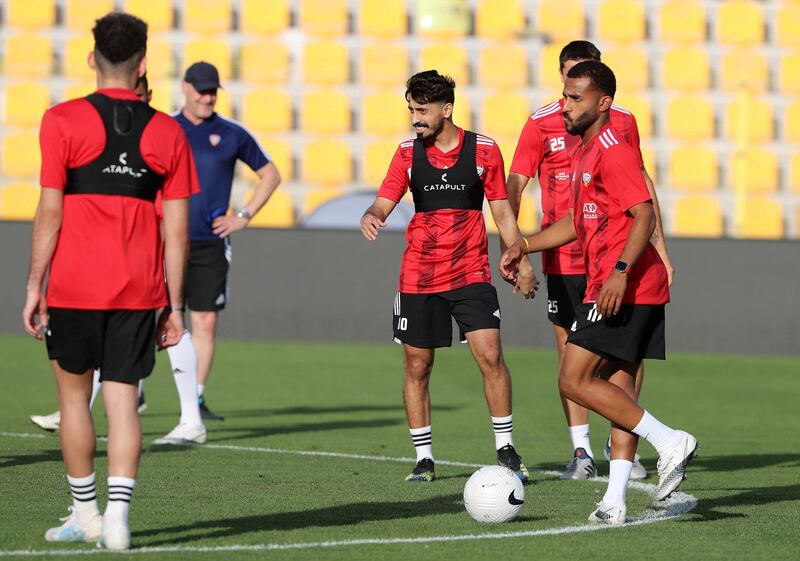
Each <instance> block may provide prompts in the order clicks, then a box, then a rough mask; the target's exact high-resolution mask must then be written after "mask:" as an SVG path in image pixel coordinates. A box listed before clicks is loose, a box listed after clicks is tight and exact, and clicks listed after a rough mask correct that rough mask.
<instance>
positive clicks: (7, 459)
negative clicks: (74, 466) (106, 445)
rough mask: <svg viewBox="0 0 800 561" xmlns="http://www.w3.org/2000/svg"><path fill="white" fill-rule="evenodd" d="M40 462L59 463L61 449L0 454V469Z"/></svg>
mask: <svg viewBox="0 0 800 561" xmlns="http://www.w3.org/2000/svg"><path fill="white" fill-rule="evenodd" d="M105 455H106V453H105V451H103V452H98V453H97V454H96V456H95V457H105ZM42 462H59V463H61V450H60V449H54V450H45V451H43V452H37V453H35V454H15V455H9V456H0V469H4V468H10V467H18V466H28V465H31V464H39V463H42Z"/></svg>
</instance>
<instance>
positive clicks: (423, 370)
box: [406, 357, 433, 382]
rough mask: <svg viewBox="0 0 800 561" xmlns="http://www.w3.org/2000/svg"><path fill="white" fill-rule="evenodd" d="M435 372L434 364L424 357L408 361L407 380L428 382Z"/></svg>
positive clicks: (411, 358) (412, 358)
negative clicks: (433, 371)
mask: <svg viewBox="0 0 800 561" xmlns="http://www.w3.org/2000/svg"><path fill="white" fill-rule="evenodd" d="M432 370H433V362H432V361H430V360H427V359H425V358H423V357H409V358H407V359H406V378H408V379H410V380H414V381H417V382H427V380H428V378H430V375H431V371H432Z"/></svg>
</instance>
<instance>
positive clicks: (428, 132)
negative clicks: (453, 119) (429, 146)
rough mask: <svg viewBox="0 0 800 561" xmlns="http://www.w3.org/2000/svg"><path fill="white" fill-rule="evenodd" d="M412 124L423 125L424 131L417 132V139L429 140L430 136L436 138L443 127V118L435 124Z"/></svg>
mask: <svg viewBox="0 0 800 561" xmlns="http://www.w3.org/2000/svg"><path fill="white" fill-rule="evenodd" d="M414 126H415V127H416V126H423V127H425V130H424V131H422V132H418V133H417V138H418V139H419V140H430V139H431V138H436V136H437V135H438V134H439V133H440V132H442V130H443V129H444V119H442V120H441V121H440V122H439V123H438V125H436V126H431V125H427V124H423V123H418V124H414Z"/></svg>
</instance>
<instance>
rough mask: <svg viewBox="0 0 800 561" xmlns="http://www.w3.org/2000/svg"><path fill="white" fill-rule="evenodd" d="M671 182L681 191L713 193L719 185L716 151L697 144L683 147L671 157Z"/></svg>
mask: <svg viewBox="0 0 800 561" xmlns="http://www.w3.org/2000/svg"><path fill="white" fill-rule="evenodd" d="M669 182H670V184H671V186H672V187H673V188H674V189H678V190H680V191H713V190H716V189H717V186H718V185H719V163H718V162H717V153H716V151H715V150H713V149H711V148H709V147H707V146H700V145H697V144H694V145H689V146H682V147H680V148H676V149H675V150H673V151H672V154H670V157H669Z"/></svg>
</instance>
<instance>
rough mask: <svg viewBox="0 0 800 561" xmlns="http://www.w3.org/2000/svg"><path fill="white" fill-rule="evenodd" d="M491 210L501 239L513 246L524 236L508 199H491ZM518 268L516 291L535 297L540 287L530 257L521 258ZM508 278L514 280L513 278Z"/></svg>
mask: <svg viewBox="0 0 800 561" xmlns="http://www.w3.org/2000/svg"><path fill="white" fill-rule="evenodd" d="M489 210H490V211H491V213H492V218H494V223H495V224H497V230H498V232H499V233H500V240H501V241H502V243H503V245H505V246H506V247H508V246H511V245H513V244H514V242H516V241H517V240H519V239H520V238H521V237H522V234H521V233H520V231H519V226H518V225H517V217H516V216H515V214H514V211H513V210H512V208H511V204H510V203H509V201H508V200H507V199H496V200H490V201H489ZM517 270H518V271H519V276H516V277H515V278H514V279H513V284H514V293H516V292H519V291H521V292H522V295H523V296H524V297H525V299H526V300H527V299H528V298H533V297H534V296H535V295H536V290H537V289H538V288H539V281H538V280H537V279H536V275H535V274H534V273H533V267H532V266H531V262H530V259H527V258H525V259H521V260H520V262H519V264H518V266H517ZM503 278H505V276H504V277H503ZM507 280H508V281H509V282H512V279H507Z"/></svg>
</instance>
